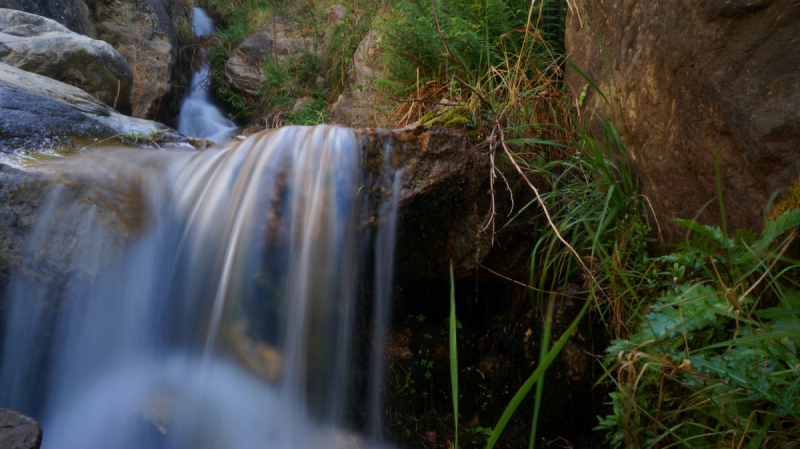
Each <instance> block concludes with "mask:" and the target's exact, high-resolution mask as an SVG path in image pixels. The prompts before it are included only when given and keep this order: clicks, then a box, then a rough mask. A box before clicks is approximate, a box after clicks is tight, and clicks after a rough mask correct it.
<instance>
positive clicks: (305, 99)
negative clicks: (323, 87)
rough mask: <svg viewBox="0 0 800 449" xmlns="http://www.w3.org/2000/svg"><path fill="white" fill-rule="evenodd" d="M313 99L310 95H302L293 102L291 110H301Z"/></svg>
mask: <svg viewBox="0 0 800 449" xmlns="http://www.w3.org/2000/svg"><path fill="white" fill-rule="evenodd" d="M312 101H313V100H312V99H311V97H303V98H300V99H298V100H297V101H295V102H294V105H293V106H292V112H297V111H302V110H303V109H305V108H307V107H308V106H309V105H310V104H311V102H312Z"/></svg>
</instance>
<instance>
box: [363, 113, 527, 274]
mask: <svg viewBox="0 0 800 449" xmlns="http://www.w3.org/2000/svg"><path fill="white" fill-rule="evenodd" d="M364 135H365V144H364V152H365V157H364V160H365V169H366V170H367V175H368V181H367V184H368V185H369V186H371V187H370V189H371V191H372V194H371V197H373V198H380V197H381V196H380V195H377V192H376V189H381V188H384V186H385V185H387V183H385V182H383V181H381V180H380V179H381V177H382V176H383V173H384V170H385V166H386V161H385V160H384V156H383V144H384V143H385V142H389V144H390V145H391V152H392V153H391V155H392V157H391V161H390V162H389V163H390V166H391V167H392V168H393V169H394V170H398V169H401V170H402V173H403V174H402V178H401V179H402V182H401V192H400V203H399V217H400V218H399V224H398V235H397V256H396V261H395V272H396V275H397V276H398V277H400V278H407V279H437V278H445V277H448V276H449V270H450V262H451V261H452V262H453V268H454V270H455V275H456V277H465V276H468V275H470V273H471V272H472V271H474V270H475V269H476V268H477V267H478V266H479V265H480V264H482V263H490V265H491V267H492V268H493V269H497V270H500V271H503V272H504V273H506V274H509V273H512V272H514V273H519V271H520V270H519V268H523V267H524V264H525V259H526V258H527V257H528V256H529V252H528V251H527V249H528V248H529V247H531V245H532V244H533V243H532V241H533V238H534V237H535V233H534V232H533V230H532V228H531V227H522V228H519V229H515V230H514V232H505V233H503V234H498V235H497V236H495V239H494V242H493V241H492V228H491V226H488V227H487V226H486V223H487V222H488V219H489V214H490V213H491V200H492V197H491V193H490V185H489V158H488V156H487V155H486V154H484V153H482V152H481V151H480V150H479V149H478V148H476V147H475V146H474V145H473V144H472V143H471V142H470V139H469V137H468V136H467V134H466V133H464V132H463V131H458V130H454V129H449V128H433V127H418V128H409V129H403V130H399V131H388V130H366V131H364ZM502 168H503V169H504V170H508V168H507V167H502ZM506 177H507V178H508V179H510V180H511V181H512V185H511V188H512V189H513V190H514V195H515V196H516V201H518V203H517V204H524V201H525V200H526V199H529V198H530V193H529V191H528V190H527V186H522V185H521V183H518V182H513V181H516V180H517V179H518V178H517V177H516V176H513V175H512V174H511V172H510V170H509V172H508V174H507V176H506ZM496 189H497V191H498V193H497V194H496V196H495V201H496V203H497V205H496V211H497V213H498V215H499V217H498V218H497V219H498V220H501V222H500V223H501V224H499V225H497V228H498V229H499V228H500V227H501V226H502V224H504V223H505V220H506V215H507V214H508V212H509V211H510V210H511V209H510V207H511V204H510V203H511V200H510V198H511V197H510V196H509V193H508V192H507V191H504V190H503V189H505V186H496ZM373 210H377V209H375V208H374V207H373ZM525 218H527V217H522V219H525ZM515 243H516V244H515ZM520 243H523V244H520ZM487 261H490V262H487ZM522 271H524V268H523V270H522Z"/></svg>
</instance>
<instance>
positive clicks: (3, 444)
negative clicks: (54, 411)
mask: <svg viewBox="0 0 800 449" xmlns="http://www.w3.org/2000/svg"><path fill="white" fill-rule="evenodd" d="M41 445H42V428H41V427H39V423H37V422H36V421H34V420H33V419H32V418H28V417H27V416H25V415H22V414H20V413H17V412H14V411H11V410H6V409H4V408H0V448H2V449H39V447H40V446H41Z"/></svg>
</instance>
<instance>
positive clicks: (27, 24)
mask: <svg viewBox="0 0 800 449" xmlns="http://www.w3.org/2000/svg"><path fill="white" fill-rule="evenodd" d="M0 62H4V63H6V64H8V65H11V66H14V67H16V68H19V69H22V70H25V71H27V72H33V73H38V74H39V75H44V76H46V77H48V78H53V79H56V80H59V81H62V82H64V83H67V84H71V85H73V86H75V87H78V88H80V89H82V90H84V91H86V92H88V93H89V94H90V95H92V96H94V97H95V98H97V99H99V100H100V101H102V102H103V103H105V104H107V105H109V106H112V107H114V108H115V109H117V110H119V111H122V112H124V113H130V109H131V86H132V85H133V74H132V73H131V69H130V67H129V66H128V62H127V61H125V59H124V58H123V57H122V56H121V55H120V54H119V53H118V52H117V51H116V50H114V48H113V47H112V46H111V45H109V44H108V43H106V42H102V41H98V40H95V39H92V38H89V37H86V36H82V35H80V34H77V33H73V32H72V31H70V30H68V29H67V28H66V27H65V26H63V25H61V24H59V23H58V22H55V21H53V20H50V19H46V18H44V17H41V16H37V15H34V14H28V13H24V12H20V11H14V10H10V9H0Z"/></svg>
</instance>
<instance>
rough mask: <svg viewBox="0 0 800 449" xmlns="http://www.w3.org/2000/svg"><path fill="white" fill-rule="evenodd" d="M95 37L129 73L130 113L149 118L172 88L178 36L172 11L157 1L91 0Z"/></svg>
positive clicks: (166, 3) (166, 5) (178, 9)
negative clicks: (120, 58) (127, 66)
mask: <svg viewBox="0 0 800 449" xmlns="http://www.w3.org/2000/svg"><path fill="white" fill-rule="evenodd" d="M92 5H93V13H94V16H95V17H96V22H97V24H96V26H97V38H98V39H101V40H104V41H106V42H108V43H110V44H111V45H113V46H114V48H115V49H116V50H117V51H118V52H119V53H120V54H122V56H123V57H124V58H125V59H126V60H127V61H128V64H130V67H131V71H132V72H133V82H134V84H133V94H132V97H131V103H132V104H133V116H134V117H138V118H153V117H155V116H156V114H157V113H158V110H159V109H160V108H162V107H166V105H162V100H163V98H164V96H165V95H166V94H167V93H169V92H170V90H171V88H172V75H173V72H174V70H175V63H176V60H177V58H178V37H177V34H176V31H175V26H174V24H173V21H172V19H173V17H172V16H173V14H174V15H177V14H178V13H180V12H183V11H182V10H181V9H180V8H177V9H175V10H174V11H173V10H172V9H170V8H168V6H169V4H168V2H162V1H160V0H146V1H131V0H124V1H112V0H95V1H94V2H92Z"/></svg>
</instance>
